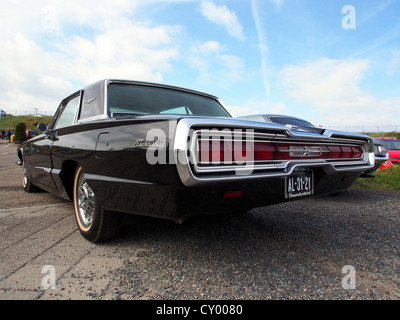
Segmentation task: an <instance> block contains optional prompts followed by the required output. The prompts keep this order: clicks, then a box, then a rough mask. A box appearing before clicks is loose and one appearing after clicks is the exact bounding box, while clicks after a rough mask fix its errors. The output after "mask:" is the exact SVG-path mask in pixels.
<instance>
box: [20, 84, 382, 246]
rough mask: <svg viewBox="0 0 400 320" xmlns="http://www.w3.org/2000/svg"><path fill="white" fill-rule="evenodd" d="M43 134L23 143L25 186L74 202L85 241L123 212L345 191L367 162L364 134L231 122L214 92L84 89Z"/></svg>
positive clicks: (207, 207)
mask: <svg viewBox="0 0 400 320" xmlns="http://www.w3.org/2000/svg"><path fill="white" fill-rule="evenodd" d="M39 129H40V130H41V131H43V132H44V133H43V134H41V135H39V136H37V137H34V138H32V139H30V140H28V141H26V142H25V143H22V144H21V145H20V146H19V148H18V157H19V159H20V161H19V163H20V164H21V166H22V185H23V188H24V189H25V191H27V192H31V191H33V190H35V189H36V188H41V189H44V190H46V191H48V192H52V193H55V194H56V195H58V196H60V197H63V198H66V199H70V200H72V201H73V203H74V208H75V216H76V221H77V224H78V227H79V230H80V232H81V234H82V235H83V236H84V237H85V238H86V239H88V240H90V241H92V242H100V241H104V240H107V239H110V238H112V237H115V236H116V235H117V234H118V232H119V231H120V229H121V226H122V224H123V216H124V215H123V214H124V213H134V214H140V215H148V216H153V217H159V218H167V219H173V220H176V221H182V220H184V219H185V218H187V217H190V216H193V215H196V214H201V213H207V214H214V213H228V212H238V211H245V210H250V209H252V208H256V207H261V206H266V205H270V204H275V203H280V202H284V201H291V200H295V199H300V198H303V197H309V196H313V195H322V194H329V193H335V192H338V191H341V190H345V189H347V188H349V187H350V186H351V185H352V183H353V182H354V181H355V180H356V179H357V178H358V177H359V176H360V175H362V174H363V172H367V171H368V170H370V169H371V168H373V166H374V149H373V142H372V140H371V139H370V138H369V137H367V136H364V135H360V134H351V133H346V132H338V131H328V130H325V129H315V128H313V130H309V131H307V129H304V128H302V130H296V128H294V127H287V126H284V125H281V124H276V123H266V122H259V121H252V120H245V119H235V118H232V116H231V115H230V114H229V113H228V112H227V111H226V109H225V108H224V107H223V105H222V103H221V102H220V101H219V100H218V99H217V98H216V97H214V96H211V95H208V94H204V93H200V92H196V91H192V90H188V89H183V88H177V87H172V86H166V85H161V84H152V83H145V82H136V81H124V80H110V79H107V80H102V81H99V82H96V83H94V84H91V85H89V86H87V87H85V88H83V89H82V90H80V91H77V92H75V93H74V94H72V95H70V96H69V97H67V98H65V99H64V100H63V101H62V102H61V104H60V106H59V107H58V109H57V111H56V113H55V115H54V117H53V119H52V121H51V122H50V124H49V126H48V128H46V127H45V126H43V125H40V128H39Z"/></svg>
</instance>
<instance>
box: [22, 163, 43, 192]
mask: <svg viewBox="0 0 400 320" xmlns="http://www.w3.org/2000/svg"><path fill="white" fill-rule="evenodd" d="M22 188H24V190H25V191H26V192H28V193H31V192H36V191H38V190H39V188H38V187H36V186H35V185H33V184H32V182H31V179H29V176H28V168H27V166H26V164H25V161H23V160H22Z"/></svg>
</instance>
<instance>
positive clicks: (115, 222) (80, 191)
mask: <svg viewBox="0 0 400 320" xmlns="http://www.w3.org/2000/svg"><path fill="white" fill-rule="evenodd" d="M74 209H75V217H76V221H77V223H78V228H79V231H80V233H81V234H82V235H83V236H84V237H85V238H86V239H87V240H89V241H91V242H102V241H106V240H109V239H112V238H114V237H116V236H117V235H118V234H119V232H120V231H121V228H122V225H123V219H124V216H123V214H121V213H115V212H110V211H106V210H104V209H103V207H102V206H101V205H100V203H99V201H98V200H97V199H96V195H95V194H94V192H93V190H92V188H91V187H90V186H89V184H88V183H87V181H86V180H85V175H84V172H83V169H82V167H78V168H77V169H76V172H75V178H74Z"/></svg>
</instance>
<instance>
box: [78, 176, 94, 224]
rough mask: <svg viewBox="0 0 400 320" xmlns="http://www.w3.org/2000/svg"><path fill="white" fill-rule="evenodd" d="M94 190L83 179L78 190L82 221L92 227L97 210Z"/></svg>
mask: <svg viewBox="0 0 400 320" xmlns="http://www.w3.org/2000/svg"><path fill="white" fill-rule="evenodd" d="M94 197H95V196H94V192H93V190H92V188H90V186H89V185H88V183H87V182H86V180H85V179H83V177H82V178H81V181H80V186H79V189H78V211H79V216H80V219H81V221H82V222H83V223H84V224H85V225H86V226H90V225H91V224H92V222H93V215H94V211H95V210H94V209H95V198H94Z"/></svg>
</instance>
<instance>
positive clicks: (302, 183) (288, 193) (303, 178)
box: [285, 171, 314, 199]
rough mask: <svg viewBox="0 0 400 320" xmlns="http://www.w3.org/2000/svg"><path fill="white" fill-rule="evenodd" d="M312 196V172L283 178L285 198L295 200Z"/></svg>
mask: <svg viewBox="0 0 400 320" xmlns="http://www.w3.org/2000/svg"><path fill="white" fill-rule="evenodd" d="M312 194H314V176H313V172H312V171H311V173H305V172H299V173H296V174H293V175H291V176H289V177H286V178H285V198H286V199H290V198H296V197H303V196H309V195H312Z"/></svg>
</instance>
